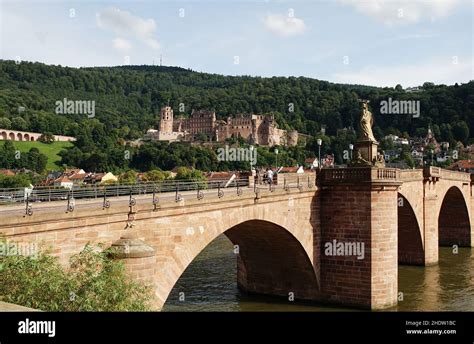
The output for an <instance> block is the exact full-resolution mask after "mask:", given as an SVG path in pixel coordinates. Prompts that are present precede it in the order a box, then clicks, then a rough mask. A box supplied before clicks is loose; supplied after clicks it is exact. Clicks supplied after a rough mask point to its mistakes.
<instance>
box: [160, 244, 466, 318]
mask: <svg viewBox="0 0 474 344" xmlns="http://www.w3.org/2000/svg"><path fill="white" fill-rule="evenodd" d="M473 258H474V256H473V250H471V249H470V248H459V251H458V253H457V254H455V252H453V249H452V248H445V247H442V248H440V251H439V265H435V266H429V267H415V266H403V265H399V269H398V289H399V292H401V293H402V294H399V296H400V297H402V298H403V300H402V301H399V303H398V306H397V307H394V308H391V309H389V311H474V259H473ZM163 311H227V312H241V311H303V312H304V311H319V312H321V311H355V310H354V309H349V308H336V307H328V306H323V305H318V304H315V303H302V302H290V301H286V300H284V299H280V298H273V297H262V296H248V295H245V294H243V293H241V292H240V291H239V290H238V288H237V277H236V256H235V254H234V252H233V245H232V243H231V242H230V241H229V240H228V239H227V237H226V236H224V235H221V236H219V237H218V238H217V239H216V240H214V241H213V242H212V243H211V244H210V245H209V246H208V247H206V249H204V250H203V251H202V252H201V253H200V254H199V255H198V256H197V257H196V259H195V260H194V261H193V262H192V263H191V264H190V265H189V267H188V268H187V269H186V271H185V272H184V273H183V275H182V276H181V278H180V279H179V280H178V282H177V283H176V285H175V287H174V288H173V290H172V291H171V294H170V296H169V297H168V300H167V302H166V304H165V306H164V308H163Z"/></svg>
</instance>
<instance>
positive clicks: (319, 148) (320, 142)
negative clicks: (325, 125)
mask: <svg viewBox="0 0 474 344" xmlns="http://www.w3.org/2000/svg"><path fill="white" fill-rule="evenodd" d="M316 142H317V143H318V167H319V168H320V169H321V144H322V143H323V140H321V139H318V140H317V141H316Z"/></svg>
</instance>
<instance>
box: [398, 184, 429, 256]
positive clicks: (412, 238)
mask: <svg viewBox="0 0 474 344" xmlns="http://www.w3.org/2000/svg"><path fill="white" fill-rule="evenodd" d="M424 262H425V254H424V248H423V236H422V232H421V226H420V223H419V222H418V219H417V216H416V214H415V211H414V210H413V207H412V205H411V204H410V202H409V201H408V200H407V199H406V198H405V197H404V196H403V195H402V194H400V193H398V263H399V264H409V265H423V264H424Z"/></svg>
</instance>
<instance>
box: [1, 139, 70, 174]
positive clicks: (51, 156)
mask: <svg viewBox="0 0 474 344" xmlns="http://www.w3.org/2000/svg"><path fill="white" fill-rule="evenodd" d="M3 142H4V141H0V144H2V145H3ZM13 144H14V146H15V148H16V149H18V150H19V151H20V152H22V153H23V152H28V151H29V150H30V149H31V148H33V147H35V148H38V150H39V151H40V153H43V154H44V155H46V156H47V157H48V164H47V165H46V169H47V170H57V169H58V167H59V166H58V165H56V164H55V162H56V161H57V162H59V161H60V160H61V157H60V156H59V155H58V153H59V152H60V151H62V150H63V149H66V148H67V147H71V146H72V143H71V142H54V143H51V144H46V143H42V142H36V141H35V142H30V141H13Z"/></svg>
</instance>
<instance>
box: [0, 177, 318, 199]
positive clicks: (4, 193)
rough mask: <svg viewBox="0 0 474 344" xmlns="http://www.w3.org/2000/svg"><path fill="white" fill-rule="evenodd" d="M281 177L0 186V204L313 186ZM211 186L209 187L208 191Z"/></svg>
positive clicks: (310, 179)
mask: <svg viewBox="0 0 474 344" xmlns="http://www.w3.org/2000/svg"><path fill="white" fill-rule="evenodd" d="M284 179H285V182H284V183H282V184H277V183H276V181H274V182H273V183H272V184H269V183H263V184H258V183H250V182H249V178H234V179H211V180H165V181H162V182H142V183H136V184H116V185H80V186H79V185H74V186H73V187H72V188H66V187H54V186H40V187H34V188H12V189H0V205H2V204H3V205H5V204H18V203H28V204H33V203H37V202H39V203H43V202H59V201H63V202H74V201H76V200H87V199H103V201H104V204H106V201H107V200H108V199H109V198H114V197H121V196H129V197H132V196H134V197H135V196H137V195H153V198H154V197H155V195H156V197H157V198H158V197H159V195H160V194H168V196H170V195H171V196H172V197H171V198H173V195H174V199H175V200H176V201H178V200H180V199H184V198H194V197H196V198H198V199H202V198H204V194H206V193H209V192H211V193H212V194H214V193H215V195H217V196H218V197H219V198H221V197H223V195H224V190H226V189H234V191H235V192H236V194H237V195H239V196H240V195H242V194H243V193H244V192H246V193H249V192H252V193H255V194H260V193H261V192H266V191H268V192H273V191H275V190H277V189H281V190H289V189H294V188H298V189H300V190H302V189H305V188H313V187H314V186H315V180H314V175H311V176H309V175H307V176H306V175H303V176H301V177H298V178H292V179H286V178H284ZM211 190H212V191H211ZM216 191H217V192H216Z"/></svg>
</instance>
